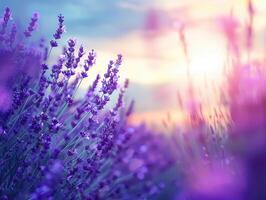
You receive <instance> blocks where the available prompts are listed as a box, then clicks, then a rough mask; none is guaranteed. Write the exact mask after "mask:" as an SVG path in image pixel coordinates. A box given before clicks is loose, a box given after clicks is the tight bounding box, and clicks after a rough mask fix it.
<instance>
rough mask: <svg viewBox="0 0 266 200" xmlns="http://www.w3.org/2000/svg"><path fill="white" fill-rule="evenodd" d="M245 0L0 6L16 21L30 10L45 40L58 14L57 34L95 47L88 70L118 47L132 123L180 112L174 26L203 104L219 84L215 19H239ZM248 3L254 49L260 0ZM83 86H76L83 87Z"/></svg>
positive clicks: (50, 1) (6, 0) (33, 0)
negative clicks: (61, 23) (62, 27)
mask: <svg viewBox="0 0 266 200" xmlns="http://www.w3.org/2000/svg"><path fill="white" fill-rule="evenodd" d="M245 3H246V0H56V1H55V0H23V1H22V0H1V1H0V9H1V10H4V8H5V6H9V7H11V9H12V10H13V13H14V14H13V16H14V17H13V18H14V20H16V21H18V22H21V26H23V25H24V26H25V23H26V21H27V20H26V19H29V18H30V16H31V14H32V13H33V12H35V11H38V12H39V13H40V15H41V19H40V26H39V34H40V35H42V36H44V37H45V38H51V36H52V34H53V32H54V31H55V29H56V27H57V15H58V14H60V13H62V14H63V15H64V16H65V20H66V27H67V29H66V30H67V32H66V34H65V36H64V39H67V38H70V37H74V38H76V39H77V41H78V42H79V43H80V44H82V45H84V47H85V48H86V49H95V50H96V52H97V59H98V61H97V68H96V69H95V71H92V76H93V74H96V73H97V72H98V71H104V70H105V67H106V66H107V64H108V61H109V60H110V59H114V58H115V56H116V55H117V54H118V53H122V54H123V56H124V64H123V66H122V69H121V79H122V80H124V79H125V78H129V79H130V82H131V85H130V88H129V90H128V93H127V101H129V100H130V99H135V101H136V113H135V115H134V117H133V121H134V122H139V121H142V120H146V121H147V122H151V123H153V122H158V121H161V120H162V119H163V118H164V116H166V115H167V113H169V112H171V113H172V115H173V116H174V117H176V118H182V117H181V115H180V114H178V111H177V109H178V105H177V104H178V103H177V94H178V93H182V91H184V89H185V88H186V87H187V76H186V73H187V63H186V59H185V56H184V53H183V49H182V43H181V42H180V39H179V30H180V26H182V25H184V24H185V28H186V29H185V30H186V32H185V33H186V40H187V47H188V52H189V59H190V72H191V76H192V77H193V81H194V84H195V85H197V86H199V94H200V95H201V94H202V96H204V97H202V98H206V99H207V100H206V101H207V102H210V101H212V99H213V95H209V94H213V93H214V90H215V87H214V85H218V86H219V84H220V83H221V82H222V80H223V78H222V74H223V70H224V68H223V66H224V61H225V50H226V45H225V41H224V38H223V36H222V35H221V32H220V31H219V27H218V26H217V20H218V19H219V17H221V16H225V15H228V14H229V13H230V11H233V12H234V15H235V16H237V17H238V18H239V19H240V20H242V23H245V19H246V17H247V16H246V4H245ZM254 4H255V7H256V15H257V16H256V31H257V35H256V42H257V46H258V48H261V44H262V42H264V40H263V39H264V38H265V37H264V35H265V24H266V23H264V21H265V20H264V19H265V15H266V12H265V11H266V1H265V0H255V1H254ZM259 52H260V51H259ZM206 82H207V83H208V84H206ZM88 84H89V83H84V84H83V85H82V88H83V89H84V90H85V88H86V87H87V85H88ZM216 89H217V88H216ZM210 96H211V97H210ZM208 98H211V99H208Z"/></svg>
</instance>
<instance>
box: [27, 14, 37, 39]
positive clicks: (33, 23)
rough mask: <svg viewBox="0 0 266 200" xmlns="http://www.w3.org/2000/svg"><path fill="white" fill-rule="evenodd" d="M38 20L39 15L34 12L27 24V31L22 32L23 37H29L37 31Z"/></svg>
mask: <svg viewBox="0 0 266 200" xmlns="http://www.w3.org/2000/svg"><path fill="white" fill-rule="evenodd" d="M39 18H40V15H39V13H37V12H35V13H34V14H33V16H32V18H31V22H30V23H29V26H28V28H27V30H25V31H24V35H25V37H30V36H31V33H32V32H33V31H35V30H36V29H37V26H38V24H37V22H38V20H39Z"/></svg>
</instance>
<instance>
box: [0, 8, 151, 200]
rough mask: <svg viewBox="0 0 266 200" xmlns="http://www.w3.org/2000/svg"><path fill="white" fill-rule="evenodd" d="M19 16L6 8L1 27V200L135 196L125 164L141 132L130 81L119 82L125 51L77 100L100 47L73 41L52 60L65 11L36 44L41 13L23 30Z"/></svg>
mask: <svg viewBox="0 0 266 200" xmlns="http://www.w3.org/2000/svg"><path fill="white" fill-rule="evenodd" d="M11 15H12V13H11V10H10V9H9V8H6V9H5V12H4V16H3V18H2V20H1V32H0V56H1V59H0V63H1V84H0V86H1V88H0V89H1V94H0V95H1V98H0V99H1V101H0V108H1V113H0V131H1V132H0V198H1V199H32V200H34V199H36V200H37V199H63V198H64V199H88V200H89V199H134V196H135V194H134V193H133V192H131V189H130V187H128V181H129V180H130V179H131V178H132V177H134V174H133V173H131V172H130V171H129V170H127V169H126V168H124V167H123V166H124V165H123V164H122V163H121V157H122V155H123V154H122V152H123V151H124V149H126V148H128V141H129V139H130V138H131V135H132V133H133V131H132V130H131V129H130V128H129V127H128V126H127V125H126V120H125V119H124V118H125V116H126V115H129V113H130V112H131V111H130V110H129V111H128V112H126V113H125V112H121V109H122V108H123V97H124V94H125V89H126V88H127V87H128V80H126V81H125V83H124V85H122V86H120V85H119V83H118V81H119V68H120V66H121V64H122V55H118V56H117V59H116V60H114V61H110V63H109V64H108V66H107V70H106V72H105V74H104V75H103V77H102V78H101V76H100V75H97V76H96V77H95V80H94V81H93V83H92V85H91V86H90V87H89V88H88V90H87V93H86V95H85V96H84V97H83V98H81V99H80V98H77V97H76V96H77V92H78V88H79V86H80V85H81V83H82V82H83V81H84V80H85V79H87V78H88V77H89V70H90V69H91V68H92V67H94V65H95V63H96V53H95V51H94V50H92V51H90V52H88V54H87V55H86V52H85V50H84V48H83V47H82V46H80V47H78V46H77V42H76V40H75V39H69V40H68V42H67V45H66V47H65V48H64V49H63V53H62V54H61V55H60V56H59V58H58V60H57V63H55V64H53V65H48V64H47V59H48V58H49V55H50V54H51V53H52V49H53V48H56V47H57V46H59V39H60V38H61V36H62V34H63V32H64V30H65V26H64V17H63V16H62V15H59V16H58V28H57V30H56V32H55V34H54V35H53V39H52V40H51V41H50V44H49V45H48V46H46V44H45V42H44V41H41V42H40V43H38V44H35V45H30V44H29V42H28V40H29V39H30V38H31V36H32V34H33V32H34V31H35V30H36V28H37V22H38V19H39V14H37V13H35V14H33V17H32V18H31V21H30V23H29V25H28V27H27V29H26V30H25V31H24V32H23V34H20V32H19V31H17V28H16V26H15V25H10V22H11ZM31 44H32V43H31ZM82 60H84V63H82ZM113 93H119V95H118V99H117V102H116V104H115V106H114V107H113V108H112V109H110V110H108V109H105V106H106V105H107V104H108V102H109V101H110V99H111V98H112V94H113ZM130 109H132V108H130ZM123 113H124V114H123ZM141 191H142V188H138V193H141ZM144 196H145V197H146V196H147V195H144ZM144 196H143V198H144Z"/></svg>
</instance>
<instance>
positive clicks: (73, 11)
mask: <svg viewBox="0 0 266 200" xmlns="http://www.w3.org/2000/svg"><path fill="white" fill-rule="evenodd" d="M145 1H146V3H145V5H146V6H147V5H148V4H147V2H149V0H145ZM121 2H122V3H121ZM142 2H143V1H140V0H131V1H127V5H129V6H128V7H126V6H125V4H124V3H123V1H120V0H102V1H101V0H56V1H55V0H23V1H21V0H2V1H1V2H0V7H1V10H3V9H4V7H5V6H7V5H8V6H9V7H11V8H12V10H13V12H14V19H19V20H20V21H21V22H25V20H26V18H29V17H30V16H31V14H32V13H33V12H34V11H38V12H40V13H41V20H40V27H41V31H42V33H44V32H45V33H46V34H47V35H49V34H51V33H52V32H53V31H54V29H55V28H56V23H57V19H56V16H57V15H58V14H59V13H62V14H63V15H64V16H65V19H66V25H67V33H68V34H69V35H71V34H73V33H77V32H78V33H79V34H80V35H81V36H86V37H92V38H110V37H121V36H122V35H124V34H127V33H128V32H130V31H134V30H136V29H140V28H141V26H142V22H143V18H144V15H145V13H144V12H142V11H141V9H138V10H137V9H130V5H132V6H136V7H145V5H144V3H142ZM44 30H45V31H44Z"/></svg>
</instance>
